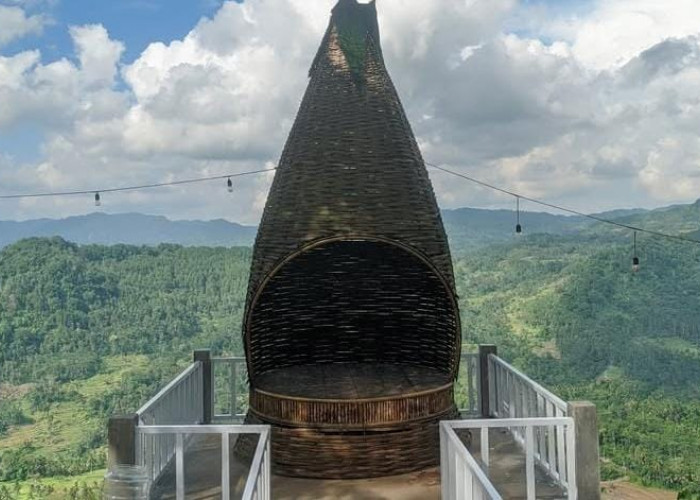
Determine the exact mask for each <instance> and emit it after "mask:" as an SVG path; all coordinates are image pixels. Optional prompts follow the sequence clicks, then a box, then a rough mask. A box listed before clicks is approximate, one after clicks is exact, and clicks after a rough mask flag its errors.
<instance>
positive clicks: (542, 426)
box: [440, 417, 577, 500]
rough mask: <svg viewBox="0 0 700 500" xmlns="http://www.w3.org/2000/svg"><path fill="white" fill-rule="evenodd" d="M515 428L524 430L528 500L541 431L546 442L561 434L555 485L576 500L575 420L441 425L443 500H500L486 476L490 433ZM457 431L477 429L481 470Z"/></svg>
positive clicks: (533, 491) (532, 497) (532, 495)
mask: <svg viewBox="0 0 700 500" xmlns="http://www.w3.org/2000/svg"><path fill="white" fill-rule="evenodd" d="M515 427H517V428H522V429H524V435H525V440H524V443H523V447H524V451H525V476H526V490H527V499H528V500H535V498H536V487H537V483H536V476H535V464H536V463H538V462H539V460H538V456H537V452H536V446H535V443H536V438H535V432H536V431H541V432H543V433H544V435H545V437H547V438H548V439H554V436H555V435H557V436H558V435H559V434H560V433H561V435H563V436H564V439H565V445H564V446H563V447H562V448H561V449H560V450H558V453H563V456H562V458H561V460H562V461H563V463H564V468H563V469H562V470H561V471H560V473H559V475H558V479H557V481H556V482H557V483H558V485H559V486H560V487H561V488H562V489H563V490H564V491H566V495H567V498H568V499H569V500H576V498H577V490H576V464H575V456H576V444H575V437H574V420H573V419H572V418H570V417H559V418H554V417H549V418H548V417H543V418H508V419H485V420H460V421H443V422H440V454H441V455H440V461H441V463H440V470H441V476H442V477H441V480H442V498H443V500H464V499H467V500H471V499H476V500H483V499H489V500H500V499H501V498H502V497H501V496H500V494H499V493H498V491H497V490H496V488H495V487H494V486H493V484H492V483H491V481H490V480H489V479H488V475H487V472H486V471H488V468H489V465H490V457H489V455H490V446H489V429H491V428H515ZM456 429H480V431H481V432H480V438H481V439H480V448H481V463H482V465H481V466H480V465H479V463H478V462H477V461H476V459H474V457H473V456H472V455H471V453H469V450H467V447H466V446H465V445H464V443H463V442H462V441H461V440H460V439H459V437H458V436H457V434H456V432H455V430H456ZM482 467H483V468H482Z"/></svg>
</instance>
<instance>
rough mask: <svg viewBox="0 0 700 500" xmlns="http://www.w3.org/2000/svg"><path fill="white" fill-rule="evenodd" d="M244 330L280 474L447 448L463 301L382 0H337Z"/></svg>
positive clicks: (274, 192) (395, 464) (322, 473)
mask: <svg viewBox="0 0 700 500" xmlns="http://www.w3.org/2000/svg"><path fill="white" fill-rule="evenodd" d="M244 344H245V348H246V356H247V362H248V373H249V378H250V412H249V415H248V421H249V422H255V423H269V424H271V425H272V426H273V432H272V439H273V441H272V442H273V445H272V446H273V462H274V464H275V470H276V472H277V473H279V474H285V475H292V476H300V477H316V478H354V477H372V476H380V475H389V474H395V473H402V472H408V471H411V470H416V469H420V468H424V467H427V466H430V465H434V464H435V463H437V460H438V449H439V443H438V431H437V423H438V421H439V420H440V419H443V418H447V417H453V416H454V415H455V414H456V409H455V405H454V398H453V382H454V379H455V376H456V373H457V368H458V360H459V346H460V325H459V312H458V307H457V301H456V295H455V290H454V276H453V271H452V263H451V258H450V252H449V247H448V244H447V238H446V236H445V231H444V228H443V225H442V221H441V218H440V212H439V210H438V206H437V203H436V200H435V195H434V193H433V189H432V185H431V183H430V179H429V177H428V174H427V171H426V168H425V165H424V163H423V159H422V157H421V153H420V151H419V148H418V146H417V144H416V141H415V138H414V136H413V132H412V130H411V127H410V125H409V123H408V120H407V118H406V114H405V112H404V110H403V107H402V105H401V103H400V101H399V97H398V95H397V93H396V90H395V88H394V86H393V84H392V82H391V79H390V78H389V75H388V73H387V70H386V67H385V65H384V59H383V56H382V51H381V46H380V37H379V27H378V22H377V12H376V7H375V4H374V3H369V4H359V3H357V2H356V0H340V1H339V2H338V4H337V5H336V6H335V7H334V9H333V13H332V17H331V21H330V25H329V27H328V30H327V32H326V34H325V36H324V38H323V41H322V43H321V47H320V49H319V51H318V54H317V56H316V58H315V59H314V61H313V64H312V67H311V71H310V83H309V86H308V89H307V92H306V94H305V96H304V99H303V102H302V104H301V108H300V110H299V113H298V116H297V119H296V122H295V123H294V126H293V128H292V131H291V134H290V136H289V139H288V142H287V144H286V147H285V149H284V152H283V154H282V156H281V160H280V163H279V168H278V170H277V172H276V175H275V179H274V182H273V184H272V188H271V191H270V194H269V197H268V201H267V205H266V208H265V212H264V215H263V218H262V222H261V224H260V229H259V232H258V236H257V240H256V244H255V250H254V255H253V262H252V267H251V275H250V284H249V290H248V297H247V304H246V314H245V324H244Z"/></svg>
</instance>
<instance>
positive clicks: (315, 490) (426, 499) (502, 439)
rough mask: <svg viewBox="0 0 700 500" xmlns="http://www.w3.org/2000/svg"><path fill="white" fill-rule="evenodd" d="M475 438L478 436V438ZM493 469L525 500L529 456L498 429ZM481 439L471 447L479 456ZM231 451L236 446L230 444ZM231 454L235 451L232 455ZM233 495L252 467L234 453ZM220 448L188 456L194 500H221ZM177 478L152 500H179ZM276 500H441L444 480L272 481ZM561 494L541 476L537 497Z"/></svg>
mask: <svg viewBox="0 0 700 500" xmlns="http://www.w3.org/2000/svg"><path fill="white" fill-rule="evenodd" d="M476 437H477V436H475V438H476ZM489 444H490V446H489V448H490V454H491V467H490V470H489V475H490V477H491V479H492V481H493V482H494V484H495V485H496V488H497V489H498V490H499V492H500V493H501V494H502V495H503V498H506V499H512V500H519V499H525V498H526V494H525V480H524V478H525V457H524V455H523V453H522V452H520V450H519V448H517V445H516V444H515V443H514V442H513V441H512V439H511V438H510V437H509V435H508V434H507V433H505V432H502V431H500V430H497V429H493V430H492V431H491V434H490V443H489ZM479 446H480V443H479V440H478V438H477V439H474V440H473V443H472V444H471V446H470V448H471V451H472V454H473V455H474V456H475V457H478V456H479ZM232 448H233V445H232ZM231 451H232V450H231ZM231 458H232V465H231V476H230V477H231V483H230V487H231V493H232V498H239V497H240V496H241V495H242V492H243V488H244V486H245V480H246V477H247V474H248V464H244V463H242V462H240V461H239V460H235V459H234V455H233V453H231ZM220 471H221V445H220V441H219V440H218V438H216V437H213V436H212V437H201V438H200V439H199V440H197V441H195V442H193V443H192V445H191V446H190V448H189V449H188V451H187V454H186V457H185V486H186V490H187V494H186V496H187V498H188V499H192V500H204V499H219V498H220V495H221V488H220V482H221V476H220V474H221V472H220ZM174 479H175V477H174V470H173V468H172V467H171V468H170V469H169V470H168V471H166V473H165V474H164V475H163V477H162V478H161V480H160V481H159V484H157V485H156V486H155V487H154V495H153V498H156V499H162V500H166V499H172V498H175V480H174ZM272 493H273V498H274V499H275V500H319V499H329V500H331V499H332V500H346V499H347V500H433V499H435V500H438V499H439V498H440V475H439V471H438V469H437V468H432V469H428V470H424V471H420V472H414V473H412V474H406V475H402V476H394V477H385V478H377V479H363V480H353V481H340V480H332V481H318V480H310V479H295V478H285V477H279V476H273V478H272ZM563 497H564V496H563V494H562V492H561V490H559V489H558V488H557V487H556V486H554V485H553V484H551V483H550V482H549V481H548V480H547V478H546V476H545V475H544V474H542V473H541V472H539V471H538V474H537V498H538V499H540V498H541V499H560V498H563Z"/></svg>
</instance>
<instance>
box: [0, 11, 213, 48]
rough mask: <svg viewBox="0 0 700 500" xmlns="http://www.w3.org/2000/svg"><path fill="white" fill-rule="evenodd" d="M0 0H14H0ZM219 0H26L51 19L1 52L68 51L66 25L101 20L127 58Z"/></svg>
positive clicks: (180, 32)
mask: <svg viewBox="0 0 700 500" xmlns="http://www.w3.org/2000/svg"><path fill="white" fill-rule="evenodd" d="M0 4H5V5H13V4H14V2H11V1H7V0H4V1H3V0H0ZM220 6H221V1H220V0H55V1H51V0H49V2H47V3H45V2H41V3H39V2H34V3H30V4H29V8H28V9H27V11H28V12H29V13H36V12H41V13H43V14H45V15H48V16H49V17H50V18H51V23H50V24H48V25H47V26H46V27H45V28H44V32H43V34H42V35H39V36H29V37H27V38H23V39H21V40H18V41H16V42H14V43H12V44H10V45H8V46H6V47H5V48H4V49H3V53H5V54H11V53H13V52H17V51H21V50H25V49H28V48H36V47H37V46H39V47H40V48H41V51H42V54H43V56H44V58H45V60H52V59H56V58H59V57H64V56H66V57H72V55H73V43H72V41H71V39H70V36H69V35H68V30H67V27H68V26H73V25H84V24H102V25H103V26H104V27H105V28H107V30H108V31H109V33H110V35H111V36H112V37H113V38H115V39H117V40H121V41H123V42H125V45H126V52H125V54H124V60H125V61H126V62H129V61H132V60H134V59H135V58H136V57H138V55H139V54H140V53H141V52H142V51H143V50H144V49H145V48H146V47H147V46H148V44H149V43H152V42H154V41H163V42H169V41H171V40H176V39H179V38H182V37H184V36H185V35H186V34H187V33H188V32H189V31H190V30H191V29H192V28H193V27H194V25H195V24H196V23H197V21H198V20H199V19H200V18H201V17H202V16H212V15H213V14H214V13H215V12H216V11H217V10H218V9H219V7H220Z"/></svg>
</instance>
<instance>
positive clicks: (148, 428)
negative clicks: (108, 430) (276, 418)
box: [138, 424, 268, 434]
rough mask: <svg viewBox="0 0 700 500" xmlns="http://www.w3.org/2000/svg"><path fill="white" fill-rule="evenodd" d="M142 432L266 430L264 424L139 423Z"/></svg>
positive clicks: (212, 432)
mask: <svg viewBox="0 0 700 500" xmlns="http://www.w3.org/2000/svg"><path fill="white" fill-rule="evenodd" d="M138 428H139V432H141V433H143V434H175V433H179V434H222V433H228V434H261V433H263V432H265V431H267V430H268V426H266V425H243V424H231V425H139V427H138Z"/></svg>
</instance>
